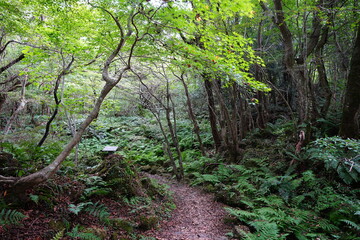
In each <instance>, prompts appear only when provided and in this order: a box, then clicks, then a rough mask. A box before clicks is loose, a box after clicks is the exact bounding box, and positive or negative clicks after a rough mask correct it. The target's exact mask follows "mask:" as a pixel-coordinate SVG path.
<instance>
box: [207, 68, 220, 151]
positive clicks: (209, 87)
mask: <svg viewBox="0 0 360 240" xmlns="http://www.w3.org/2000/svg"><path fill="white" fill-rule="evenodd" d="M203 78H204V83H205V90H206V94H207V100H208V110H209V121H210V126H211V134H212V136H213V140H214V143H215V148H216V150H217V151H219V150H220V148H221V142H222V139H221V136H220V134H219V131H218V129H217V117H216V113H215V100H214V95H213V89H212V82H211V81H210V79H209V77H208V76H207V75H205V74H204V75H203Z"/></svg>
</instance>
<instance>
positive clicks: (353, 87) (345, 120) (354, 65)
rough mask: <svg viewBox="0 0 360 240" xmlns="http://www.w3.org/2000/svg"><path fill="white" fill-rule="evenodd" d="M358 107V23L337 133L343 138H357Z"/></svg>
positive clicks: (359, 90) (359, 43)
mask: <svg viewBox="0 0 360 240" xmlns="http://www.w3.org/2000/svg"><path fill="white" fill-rule="evenodd" d="M359 108H360V24H359V25H358V29H357V37H356V40H355V45H354V49H353V55H352V58H351V61H350V72H349V76H348V79H347V85H346V92H345V101H344V105H343V114H342V119H341V125H340V131H339V135H340V136H342V137H344V138H359V137H360V132H359V119H358V114H359Z"/></svg>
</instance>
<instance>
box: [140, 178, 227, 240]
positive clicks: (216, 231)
mask: <svg viewBox="0 0 360 240" xmlns="http://www.w3.org/2000/svg"><path fill="white" fill-rule="evenodd" d="M149 177H151V178H155V179H157V180H158V181H159V182H160V183H163V184H168V185H169V186H170V189H169V190H170V191H172V192H173V198H174V202H175V204H176V206H177V208H176V209H175V210H174V211H173V213H172V217H171V218H170V219H168V220H165V221H164V222H162V223H161V224H160V226H159V230H152V231H148V232H147V233H146V235H147V236H151V237H155V238H156V239H158V240H227V239H228V238H227V237H226V236H225V234H226V233H227V232H230V231H231V227H230V226H227V225H226V224H225V223H224V218H225V217H226V216H227V213H226V212H225V210H224V205H222V204H220V203H218V202H215V201H214V197H213V195H211V194H208V193H204V192H203V191H201V190H200V189H197V188H194V187H189V186H188V185H185V184H182V183H177V182H174V181H170V182H169V180H167V179H166V178H164V177H160V176H153V175H149Z"/></svg>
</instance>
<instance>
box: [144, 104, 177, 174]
mask: <svg viewBox="0 0 360 240" xmlns="http://www.w3.org/2000/svg"><path fill="white" fill-rule="evenodd" d="M149 110H150V112H151V113H152V115H153V116H154V117H155V119H156V121H157V122H158V124H159V127H160V131H161V133H162V135H163V137H164V141H165V150H166V153H167V155H168V156H169V159H170V164H171V166H172V173H173V175H174V176H175V177H176V178H177V179H179V180H180V179H181V176H180V175H179V171H178V168H177V166H176V161H175V159H174V155H173V153H172V152H171V146H170V141H169V139H168V137H167V134H166V132H165V129H164V127H163V125H162V122H161V119H160V115H159V114H157V113H156V110H155V109H153V108H149Z"/></svg>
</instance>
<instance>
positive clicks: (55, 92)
mask: <svg viewBox="0 0 360 240" xmlns="http://www.w3.org/2000/svg"><path fill="white" fill-rule="evenodd" d="M74 60H75V58H74V57H72V58H71V61H70V63H69V64H68V65H67V66H66V67H65V68H63V70H62V71H61V73H60V74H59V75H58V76H57V78H56V82H55V88H54V100H55V109H54V112H53V114H52V115H51V117H50V119H49V121H48V122H47V123H46V127H45V133H44V135H43V137H42V138H41V140H40V141H39V143H38V145H37V146H38V147H41V146H42V145H43V143H44V142H45V140H46V138H47V137H48V135H49V132H50V126H51V123H52V121H53V120H54V119H55V117H56V115H57V114H58V111H59V106H60V103H61V99H59V98H58V96H57V90H58V89H59V86H60V82H61V79H62V77H63V76H64V75H66V74H67V73H68V72H69V70H70V67H71V65H72V64H73V62H74Z"/></svg>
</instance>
